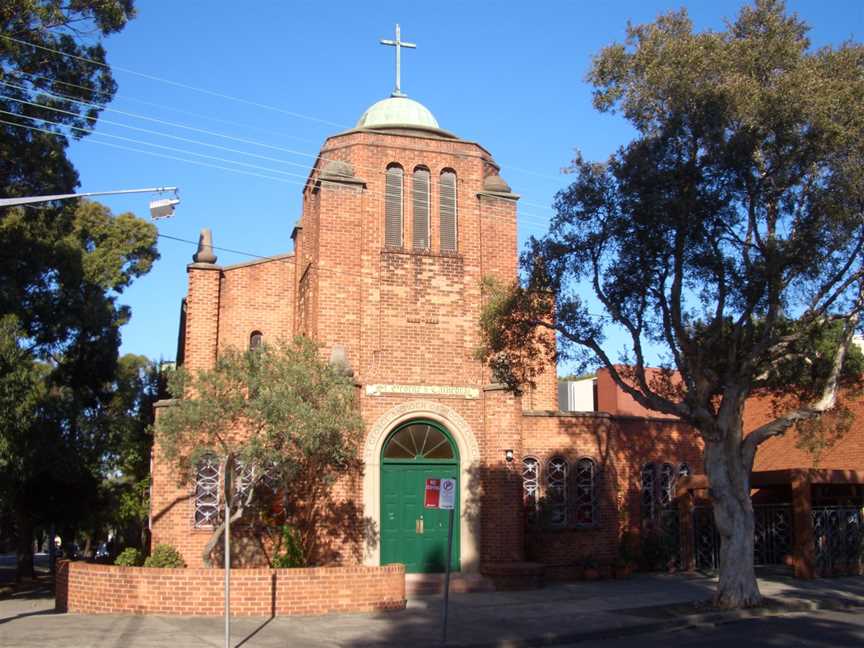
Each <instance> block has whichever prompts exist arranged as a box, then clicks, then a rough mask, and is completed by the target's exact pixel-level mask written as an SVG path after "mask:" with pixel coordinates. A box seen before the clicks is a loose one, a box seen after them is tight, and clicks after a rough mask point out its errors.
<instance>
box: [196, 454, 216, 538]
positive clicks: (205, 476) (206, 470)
mask: <svg viewBox="0 0 864 648" xmlns="http://www.w3.org/2000/svg"><path fill="white" fill-rule="evenodd" d="M218 516H219V457H217V456H216V455H215V454H212V453H207V454H205V455H202V456H201V458H200V459H198V462H197V463H196V464H195V518H194V520H193V524H194V525H195V527H196V528H201V527H203V528H207V527H213V526H215V525H216V521H217V518H218Z"/></svg>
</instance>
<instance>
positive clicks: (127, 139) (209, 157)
mask: <svg viewBox="0 0 864 648" xmlns="http://www.w3.org/2000/svg"><path fill="white" fill-rule="evenodd" d="M0 97H2V96H0ZM24 103H31V102H24ZM37 105H38V104H37ZM55 110H58V111H60V112H68V111H63V110H60V109H55ZM0 114H6V115H10V116H13V117H17V118H22V117H23V118H26V119H31V120H38V121H41V122H43V123H46V124H51V125H53V126H58V127H61V128H68V129H71V130H75V131H80V132H84V133H88V134H90V135H91V136H95V137H108V138H111V139H118V140H121V141H124V142H131V143H133V144H140V145H143V146H151V147H154V148H158V149H162V150H168V151H173V152H176V153H183V154H186V155H192V156H195V157H201V158H204V159H207V160H214V161H216V162H223V163H227V164H235V165H239V166H242V167H246V168H251V169H256V170H261V171H265V172H267V173H277V174H281V175H287V176H292V177H296V178H301V179H304V180H306V178H307V176H306V175H300V174H297V173H291V172H290V171H282V170H280V169H271V168H269V167H264V166H261V165H259V164H250V163H248V162H240V161H238V160H231V159H228V158H222V157H219V156H215V155H207V154H206V153H197V152H195V151H188V150H186V149H180V148H177V147H174V146H167V145H164V144H156V143H153V142H146V141H143V140H138V139H135V138H132V137H124V136H122V135H114V134H111V133H99V132H95V131H94V130H92V129H88V128H82V127H79V126H71V125H68V124H62V123H60V122H55V121H51V120H48V119H44V118H41V117H32V116H29V115H19V114H18V113H13V112H10V111H8V110H0ZM70 114H72V113H70ZM0 123H4V124H9V125H12V126H17V127H19V128H28V129H32V130H35V131H38V132H43V133H47V134H49V135H54V136H60V137H62V136H63V135H62V134H60V133H57V132H55V131H52V130H50V129H42V128H38V127H35V126H28V125H25V124H20V123H15V122H9V121H6V120H0ZM89 141H93V142H94V143H97V144H102V145H106V146H109V145H110V144H109V143H108V142H103V141H101V140H92V139H91V140H89ZM214 146H215V145H214ZM113 148H119V149H125V150H130V151H133V152H137V153H146V154H151V155H155V153H154V152H150V151H142V150H141V149H133V148H131V147H123V146H118V145H113ZM219 148H225V147H219ZM227 150H233V149H227ZM253 155H254V154H253ZM158 157H163V158H167V159H173V160H177V161H181V162H187V163H195V162H196V161H193V160H188V159H184V158H178V157H176V156H169V155H159V156H158ZM256 157H261V156H256ZM271 159H273V158H271ZM277 161H279V160H277ZM205 166H209V167H211V168H216V169H222V170H232V169H229V168H228V167H224V166H221V165H213V164H206V165H205ZM235 171H238V172H239V170H235ZM245 174H246V175H255V176H258V177H262V178H266V179H275V178H273V177H272V176H265V175H263V174H260V173H249V172H245ZM280 180H282V181H283V182H287V183H290V184H295V185H297V186H300V187H306V186H307V185H308V180H307V181H306V182H298V181H291V180H287V179H280ZM366 191H367V193H368V194H370V195H381V196H382V197H384V196H387V195H389V194H387V193H386V191H385V192H384V193H380V192H378V191H376V190H374V189H368V188H367V189H366ZM393 195H397V194H393ZM399 195H400V197H401V196H402V195H404V194H402V193H401V192H400V194H399ZM427 200H428V198H427ZM428 205H429V203H428V202H427V207H428ZM520 215H521V216H522V218H523V220H525V219H530V218H537V219H540V217H538V216H536V215H535V214H526V213H521V214H520ZM535 224H536V225H538V226H542V227H545V226H546V225H547V223H545V222H543V221H542V219H540V220H538V221H536V222H535Z"/></svg>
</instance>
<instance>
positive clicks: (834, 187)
mask: <svg viewBox="0 0 864 648" xmlns="http://www.w3.org/2000/svg"><path fill="white" fill-rule="evenodd" d="M806 32H807V27H806V25H804V24H803V23H801V22H800V20H799V19H798V18H797V17H795V16H790V15H787V14H785V12H784V6H783V4H782V3H781V2H778V1H774V0H759V1H757V2H756V3H755V4H754V5H753V6H749V7H744V8H743V9H742V10H741V13H740V15H739V16H738V18H737V20H734V21H731V22H730V23H729V26H728V29H727V30H725V31H721V32H699V33H697V32H694V31H693V26H692V24H691V22H690V19H689V18H688V16H687V14H686V12H685V11H683V10H682V11H679V12H673V13H670V14H666V15H663V16H661V17H659V18H658V19H657V20H656V21H655V22H653V23H650V24H646V25H635V26H630V27H628V30H627V39H626V41H625V42H624V43H623V44H614V45H610V46H608V47H606V48H604V49H603V50H602V51H601V52H600V53H599V55H598V56H597V57H596V58H595V60H594V63H593V66H592V69H591V72H590V73H589V79H590V80H591V82H592V83H593V84H594V87H595V94H594V103H595V106H596V107H597V108H598V109H599V110H601V111H604V112H615V111H620V112H621V113H622V114H623V115H624V116H625V117H626V118H627V119H628V120H629V121H630V122H631V123H632V125H633V126H634V127H635V128H636V131H637V136H636V138H635V139H634V140H633V141H632V142H631V143H630V144H628V145H626V146H624V147H622V148H621V149H620V150H619V151H617V152H616V153H615V154H614V155H613V156H611V157H610V158H609V159H608V160H606V161H605V162H602V163H595V162H590V161H587V160H585V159H583V158H582V157H581V156H580V157H577V158H576V160H575V161H574V163H573V169H572V170H573V174H574V181H573V183H572V184H571V185H570V187H568V188H567V189H565V190H564V191H562V192H560V193H559V194H558V196H557V197H556V200H555V208H556V211H557V215H556V217H555V218H554V219H553V222H552V225H551V228H550V231H549V233H548V234H547V235H546V236H544V237H543V238H541V239H539V240H536V239H532V240H531V241H530V242H529V244H528V247H527V249H526V251H525V253H524V254H523V257H522V262H523V267H524V270H525V273H526V276H527V277H528V282H527V285H526V286H509V287H506V286H505V287H500V286H499V287H498V288H497V291H492V294H491V296H490V297H489V298H488V299H487V302H486V307H485V309H484V314H483V320H482V325H483V333H484V342H485V346H484V353H483V355H484V357H485V358H487V359H488V360H489V362H490V365H491V366H492V368H493V370H495V372H496V375H497V376H498V378H499V379H501V380H503V381H504V382H507V383H508V384H509V385H511V386H513V387H514V388H518V386H519V385H520V384H524V383H525V382H529V381H530V380H531V379H532V378H533V377H534V375H536V371H537V370H538V367H540V368H542V365H543V364H544V363H548V357H549V355H550V354H549V353H546V354H545V356H544V357H538V355H539V354H540V352H542V350H543V349H542V340H543V338H544V332H543V329H544V328H549V327H554V329H555V331H556V333H557V335H558V340H559V348H558V352H559V354H560V356H561V358H563V359H570V360H574V361H576V362H577V364H578V365H580V366H581V365H582V364H583V363H584V362H589V361H590V362H593V363H596V364H599V365H601V366H606V367H607V368H609V369H610V371H611V373H612V375H613V378H615V379H617V380H618V383H619V385H621V387H622V388H623V389H625V391H628V393H630V395H631V396H633V397H634V398H635V399H636V400H637V401H638V402H639V403H640V404H642V405H643V406H646V407H649V408H651V409H654V410H657V411H661V412H664V413H666V414H671V415H675V416H679V417H681V418H683V419H685V420H687V421H689V422H691V423H692V424H693V425H695V426H696V427H697V428H698V429H699V430H700V431H701V432H702V433H703V434H704V435H705V436H706V438H718V437H719V436H720V435H722V434H723V432H721V431H720V430H719V429H718V422H717V421H718V419H717V415H718V413H719V411H720V410H721V409H723V408H724V403H727V405H728V407H729V408H731V409H732V410H733V411H734V410H737V409H739V405H740V402H741V401H742V400H743V399H744V398H746V397H747V395H748V394H749V393H751V392H752V391H753V390H754V389H760V388H767V389H770V390H775V391H780V390H782V391H785V392H787V393H788V392H789V391H794V392H795V394H796V396H797V397H798V401H799V402H806V401H807V400H808V399H811V398H814V397H815V396H816V395H819V394H820V393H821V390H822V388H823V387H824V386H825V384H826V378H829V377H830V375H831V372H832V366H833V360H834V357H835V356H836V351H837V349H838V345H840V343H841V342H844V343H845V340H846V339H847V333H849V332H850V331H851V329H852V328H854V327H855V326H856V319H855V318H857V317H858V314H859V313H860V312H861V306H862V301H864V299H862V298H864V292H862V290H864V288H862V285H864V283H862V280H864V246H862V243H864V214H862V210H861V204H862V201H864V118H862V113H861V111H860V110H859V108H860V97H862V96H864V47H861V46H860V45H857V44H854V43H844V44H843V45H841V46H839V47H837V48H822V49H819V50H815V51H814V50H811V49H810V48H809V42H808V40H807V38H806ZM588 289H593V292H594V296H595V298H596V299H597V300H599V302H600V304H602V306H603V308H604V310H605V311H606V312H605V315H604V316H603V317H598V316H595V315H593V314H592V313H591V312H590V310H591V308H592V307H589V302H588V301H587V300H586V299H584V298H583V297H582V294H583V293H584V291H585V290H588ZM550 293H551V295H553V296H554V319H553V318H552V307H551V302H552V301H553V300H552V299H549V300H547V299H546V298H545V295H547V294H550ZM541 296H542V297H541ZM593 309H596V306H593ZM610 325H614V326H616V327H618V328H619V329H621V330H623V332H624V333H625V334H628V335H629V338H630V343H629V344H628V345H627V348H625V349H624V350H623V351H622V354H621V357H620V358H615V357H610V355H608V354H607V353H606V351H605V350H604V348H603V343H604V341H605V337H604V336H605V332H606V329H607V327H608V326H610ZM658 349H659V351H660V355H661V357H663V358H664V362H665V364H666V366H667V367H668V369H669V372H667V373H666V374H660V375H658V376H654V377H652V378H650V379H649V377H647V376H646V375H645V374H644V373H643V372H644V369H645V366H646V364H647V360H646V358H647V357H648V354H653V353H656V352H657V350H658ZM621 364H627V365H630V366H631V367H632V369H631V370H627V371H624V370H620V365H621ZM616 365H619V366H618V367H617V368H616ZM861 367H862V364H861V358H860V355H859V354H857V352H853V353H851V354H850V355H849V357H848V358H847V362H846V369H845V375H846V376H847V377H848V376H854V375H856V372H858V371H860V369H861ZM673 376H677V377H680V378H681V379H682V380H681V381H680V382H679V383H677V384H675V382H674V380H673Z"/></svg>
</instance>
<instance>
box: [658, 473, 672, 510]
mask: <svg viewBox="0 0 864 648" xmlns="http://www.w3.org/2000/svg"><path fill="white" fill-rule="evenodd" d="M657 498H658V499H659V500H660V506H661V507H667V506H669V505H670V504H671V503H672V500H674V499H675V468H673V467H672V465H671V464H668V463H664V464H663V465H662V466H660V489H659V491H658V493H657Z"/></svg>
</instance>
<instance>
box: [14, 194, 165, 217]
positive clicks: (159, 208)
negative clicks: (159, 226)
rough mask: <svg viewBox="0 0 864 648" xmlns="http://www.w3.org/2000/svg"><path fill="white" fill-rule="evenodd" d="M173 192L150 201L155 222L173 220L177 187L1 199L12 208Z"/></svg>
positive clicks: (151, 214) (151, 215)
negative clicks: (100, 197) (94, 197)
mask: <svg viewBox="0 0 864 648" xmlns="http://www.w3.org/2000/svg"><path fill="white" fill-rule="evenodd" d="M169 191H170V192H173V193H174V197H173V198H160V199H159V200H151V201H150V217H151V218H153V220H159V219H161V218H171V216H173V215H174V208H175V207H176V206H177V205H179V204H180V195H179V193H178V191H179V190H178V189H177V187H151V188H149V189H122V190H120V191H90V192H87V193H77V194H56V195H53V196H23V197H20V198H0V207H12V206H14V205H29V204H31V203H40V202H51V201H53V200H68V199H69V198H88V197H90V196H116V195H118V194H134V193H158V194H163V193H167V192H169Z"/></svg>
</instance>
